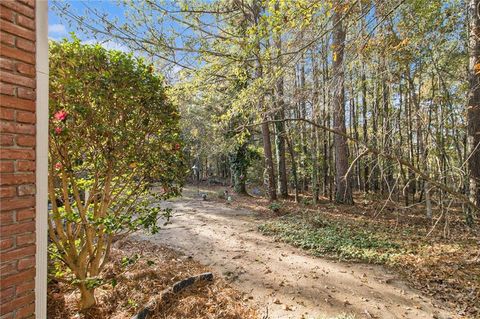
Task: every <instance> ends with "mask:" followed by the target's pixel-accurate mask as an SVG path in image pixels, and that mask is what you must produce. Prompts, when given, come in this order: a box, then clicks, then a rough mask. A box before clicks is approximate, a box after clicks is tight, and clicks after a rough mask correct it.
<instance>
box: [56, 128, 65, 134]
mask: <svg viewBox="0 0 480 319" xmlns="http://www.w3.org/2000/svg"><path fill="white" fill-rule="evenodd" d="M62 131H63V128H61V127H59V126H57V127H56V128H55V133H57V134H60V133H62Z"/></svg>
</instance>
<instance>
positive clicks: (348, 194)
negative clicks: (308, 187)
mask: <svg viewBox="0 0 480 319" xmlns="http://www.w3.org/2000/svg"><path fill="white" fill-rule="evenodd" d="M342 8H343V2H341V3H339V4H338V5H337V6H336V7H335V8H334V9H333V16H332V23H333V27H334V29H333V43H332V46H333V69H332V71H333V81H334V82H333V83H332V89H333V113H334V114H333V128H334V129H335V130H336V131H338V132H341V133H343V134H346V132H347V130H346V126H345V88H344V85H345V70H344V65H343V58H344V50H345V36H346V31H345V29H344V27H343V21H342V20H343V19H344V17H342V15H341V12H343V10H342ZM334 146H335V169H336V175H335V179H336V184H337V185H336V186H337V187H336V191H335V201H336V202H337V203H342V204H353V195H352V186H351V183H350V178H349V174H348V146H347V139H346V138H345V137H344V136H342V135H339V134H335V137H334Z"/></svg>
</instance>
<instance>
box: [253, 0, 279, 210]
mask: <svg viewBox="0 0 480 319" xmlns="http://www.w3.org/2000/svg"><path fill="white" fill-rule="evenodd" d="M253 11H254V18H255V24H258V21H259V19H260V14H261V11H262V8H261V2H260V1H255V2H254V9H253ZM256 46H257V48H256V49H257V52H256V56H257V66H256V70H255V78H257V79H260V78H261V77H262V76H263V69H262V61H260V50H261V46H260V40H258V42H257V44H256ZM258 111H259V112H260V113H261V117H262V120H263V123H262V126H261V129H262V139H263V152H264V155H265V174H264V185H265V192H266V194H267V195H268V199H269V200H270V201H274V200H276V199H277V189H276V187H275V171H274V167H273V154H272V142H271V140H270V127H269V125H268V120H269V118H268V113H267V110H266V108H265V104H264V101H263V98H262V97H260V99H259V102H258Z"/></svg>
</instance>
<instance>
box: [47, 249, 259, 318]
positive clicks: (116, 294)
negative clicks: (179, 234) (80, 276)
mask: <svg viewBox="0 0 480 319" xmlns="http://www.w3.org/2000/svg"><path fill="white" fill-rule="evenodd" d="M137 256H139V258H138V260H136V261H135V262H133V263H132V264H130V265H127V266H125V263H126V261H127V259H126V258H130V260H132V261H133V260H135V259H136V258H137ZM122 258H123V261H124V263H123V264H124V265H122ZM206 271H208V269H207V268H206V267H204V266H202V265H200V264H199V263H197V262H195V261H194V260H192V259H190V258H188V257H186V256H182V255H180V254H178V253H177V252H175V251H173V250H171V249H168V248H166V247H163V246H157V245H153V244H151V243H148V242H143V241H142V242H139V241H132V240H125V241H122V242H120V243H117V245H116V248H115V249H113V250H112V256H111V262H110V263H109V264H108V265H107V266H106V268H105V270H104V271H103V272H102V278H103V279H104V280H105V283H106V284H104V285H103V286H101V287H99V288H97V290H96V292H95V295H96V298H97V304H98V305H97V306H96V307H95V308H94V309H91V310H90V311H88V312H87V313H83V314H81V316H80V317H78V315H77V313H78V310H77V300H78V297H79V295H78V292H77V291H76V290H74V289H72V288H70V287H69V286H67V285H65V284H63V283H59V282H57V283H50V284H49V295H48V297H49V298H48V318H85V319H90V318H91V319H93V318H95V319H101V318H114V319H123V318H131V316H133V315H134V314H136V313H137V312H138V311H139V310H141V309H142V308H143V307H144V306H145V305H146V304H147V303H148V301H149V300H150V299H151V298H152V297H155V296H158V294H159V293H160V292H161V291H162V290H164V289H166V288H168V287H170V286H172V285H173V284H174V283H175V282H176V281H179V280H182V279H185V278H187V277H190V276H194V275H197V274H200V273H203V272H206ZM113 279H115V280H116V281H117V284H116V286H115V287H113V286H112V284H111V283H112V280H113ZM153 318H192V319H197V318H198V319H200V318H202V319H203V318H224V319H243V318H245V319H248V318H256V312H255V309H253V308H251V307H249V306H247V305H246V304H245V303H244V302H243V298H242V295H241V293H239V292H238V291H236V290H234V289H233V288H231V287H230V286H228V284H227V283H225V282H224V281H223V280H222V279H221V278H218V277H214V281H213V282H212V283H208V284H204V285H196V286H194V287H192V288H187V289H185V290H184V291H183V292H182V293H180V294H178V295H176V296H175V297H174V298H172V299H170V300H169V302H168V303H167V304H164V305H162V306H161V308H160V309H157V310H156V313H155V314H154V316H153Z"/></svg>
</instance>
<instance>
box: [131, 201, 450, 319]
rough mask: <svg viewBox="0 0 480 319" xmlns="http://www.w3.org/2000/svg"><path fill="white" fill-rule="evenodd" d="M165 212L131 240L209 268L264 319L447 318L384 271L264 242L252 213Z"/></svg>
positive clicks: (216, 206) (184, 206)
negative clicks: (161, 220)
mask: <svg viewBox="0 0 480 319" xmlns="http://www.w3.org/2000/svg"><path fill="white" fill-rule="evenodd" d="M162 206H163V205H162ZM165 206H169V207H171V208H173V209H174V217H173V219H172V222H171V224H168V225H167V226H164V227H162V229H161V230H160V232H159V233H158V234H156V235H145V234H137V235H136V236H140V237H141V238H142V239H147V240H150V241H152V242H154V243H157V244H162V245H166V246H169V247H171V248H174V249H176V250H179V251H181V252H183V253H185V254H186V255H188V256H192V257H193V258H194V259H196V260H198V261H200V262H201V263H203V264H205V265H207V266H209V267H210V268H211V269H212V271H213V272H214V273H216V275H217V276H224V277H225V278H226V279H227V280H229V281H230V282H231V283H232V285H233V286H234V287H235V288H237V289H238V290H240V291H242V292H244V293H245V300H247V301H248V302H252V303H255V304H256V305H257V306H258V309H259V310H260V312H261V313H264V314H265V313H266V312H267V311H268V318H274V319H276V318H329V317H333V316H336V315H339V314H354V315H355V318H382V319H388V318H412V319H414V318H415V319H417V318H453V316H450V315H449V314H448V313H447V312H445V311H443V310H441V309H439V308H438V306H437V305H435V304H434V303H433V302H432V300H431V299H429V298H428V297H424V296H422V295H421V294H420V293H419V292H418V291H416V290H413V289H411V288H408V287H407V286H406V285H405V284H404V283H403V282H402V281H401V280H399V279H397V277H396V276H395V275H394V274H392V273H389V272H388V271H387V270H385V269H384V268H383V267H379V266H371V265H365V264H353V263H345V262H336V261H333V260H327V259H322V258H316V257H313V256H309V255H307V254H306V253H305V252H303V251H302V250H300V249H296V248H294V247H291V246H289V245H287V244H283V243H278V242H275V241H274V239H273V238H270V237H266V236H263V235H262V234H260V233H259V232H258V231H257V230H256V229H257V225H258V224H259V223H261V219H262V218H261V217H260V216H258V215H257V214H256V213H253V212H250V211H247V210H244V209H240V208H235V207H232V206H230V205H227V204H224V203H221V202H214V201H202V200H201V199H200V198H194V197H184V198H182V199H179V200H175V201H172V202H168V203H165Z"/></svg>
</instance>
